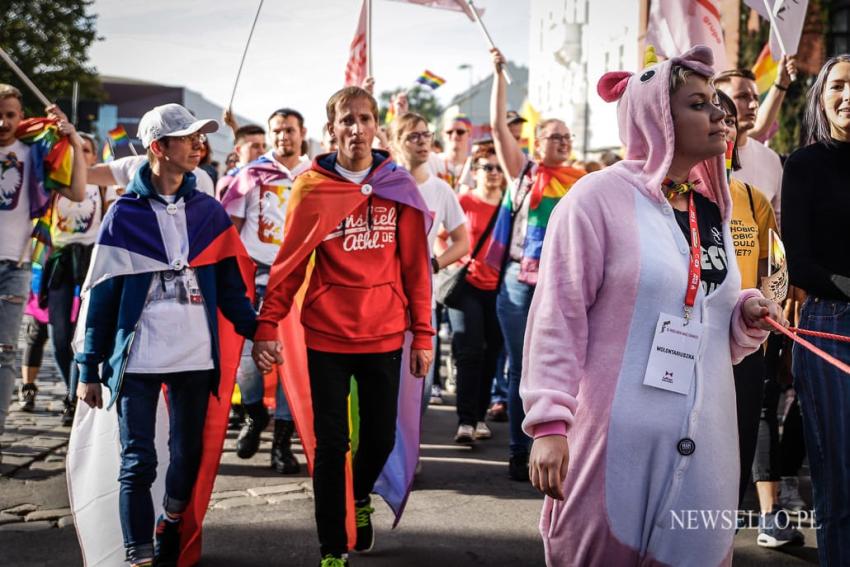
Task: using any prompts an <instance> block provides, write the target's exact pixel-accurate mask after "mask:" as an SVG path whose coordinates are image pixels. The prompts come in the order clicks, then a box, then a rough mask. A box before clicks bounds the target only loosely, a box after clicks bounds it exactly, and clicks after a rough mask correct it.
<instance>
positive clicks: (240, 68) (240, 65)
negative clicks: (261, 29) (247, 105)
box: [130, 0, 264, 147]
mask: <svg viewBox="0 0 850 567" xmlns="http://www.w3.org/2000/svg"><path fill="white" fill-rule="evenodd" d="M263 1H264V0H260V5H259V6H257V13H256V14H255V15H254V23H252V24H251V31H250V32H248V41H247V42H245V49H244V50H243V51H242V59H241V60H240V61H239V70H238V71H236V80H235V81H233V91H232V92H231V93H230V102H228V103H227V109H228V110H230V111H231V112H232V111H233V99H234V98H235V97H236V87H237V86H238V85H239V77H240V76H241V75H242V67H243V66H244V65H245V56H246V55H248V47H249V46H250V45H251V38H252V37H254V28H255V27H256V26H257V20H258V19H259V18H260V10H262V9H263ZM130 145H131V147H132V144H130Z"/></svg>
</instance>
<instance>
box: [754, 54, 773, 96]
mask: <svg viewBox="0 0 850 567" xmlns="http://www.w3.org/2000/svg"><path fill="white" fill-rule="evenodd" d="M752 71H753V74H755V76H756V87H757V88H758V91H759V96H760V97H761V98H762V99H764V97H765V95H767V91H769V90H770V87H771V86H773V83H775V82H776V77H777V75H778V74H779V62H778V61H775V60H774V59H773V56H772V55H771V53H770V45H769V44H767V43H766V44H765V45H764V47H763V48H762V50H761V53H759V56H758V59H756V64H755V65H753V69H752Z"/></svg>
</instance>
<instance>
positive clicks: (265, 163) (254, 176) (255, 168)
mask: <svg viewBox="0 0 850 567" xmlns="http://www.w3.org/2000/svg"><path fill="white" fill-rule="evenodd" d="M284 177H286V174H285V173H284V172H283V171H281V170H280V169H278V168H277V166H275V164H274V163H272V161H271V160H270V159H269V158H268V157H266V156H260V157H259V158H257V159H255V160H254V161H252V162H251V163H249V164H247V165H245V167H242V168H240V169H239V170H238V171H236V172H235V173H234V174H233V178H232V180H231V182H230V184H229V185H228V186H227V190H226V191H225V193H224V196H223V197H222V198H221V206H222V207H225V208H226V207H227V205H228V204H229V203H230V202H231V201H235V200H236V199H238V198H239V197H244V196H245V194H246V193H248V191H250V190H251V189H252V188H254V187H256V186H258V185H268V184H270V183H274V182H275V181H278V180H279V179H283V178H284Z"/></svg>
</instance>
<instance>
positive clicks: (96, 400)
mask: <svg viewBox="0 0 850 567" xmlns="http://www.w3.org/2000/svg"><path fill="white" fill-rule="evenodd" d="M101 392H102V390H101V386H100V384H97V383H94V384H83V383H82V382H80V383H79V384H77V398H79V399H80V400H82V401H83V402H85V403H86V404H87V405H88V406H89V407H90V408H95V407H96V408H98V409H100V408H102V407H103V396H102V395H101Z"/></svg>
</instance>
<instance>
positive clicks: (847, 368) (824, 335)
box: [765, 317, 850, 374]
mask: <svg viewBox="0 0 850 567" xmlns="http://www.w3.org/2000/svg"><path fill="white" fill-rule="evenodd" d="M765 321H767V322H768V323H770V325H771V326H772V327H773V328H774V329H776V330H777V331H779V332H780V333H782V334H783V335H785V336H786V337H788V338H789V339H791V340H792V341H794V342H796V343H798V344H799V345H800V346H802V347H804V348H807V349H808V350H810V351H812V352H813V353H814V354H816V355H817V356H819V357H821V358H822V359H824V360H825V361H827V362H829V363H830V364H832V365H833V366H835V367H836V368H838V369H839V370H842V371H844V372H845V373H847V374H850V366H848V365H847V364H845V363H843V362H841V361H840V360H838V359H837V358H835V357H834V356H832V355H831V354H827V353H825V352H824V351H822V350H821V349H819V348H818V347H816V346H815V345H813V344H812V343H810V342H809V341H807V340H806V339H804V338H802V337H798V336H797V335H796V334H794V332H792V330H791V329H786V328H785V327H783V326H782V325H780V324H779V323H777V322H776V321H774V320H773V319H771V318H770V317H765ZM794 331H797V332H798V333H800V332H801V331H805V333H801V334H806V335H812V336H816V337H821V338H836V340H843V341H848V339H847V337H841V336H840V335H831V334H830V333H820V332H817V331H806V330H805V329H794Z"/></svg>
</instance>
